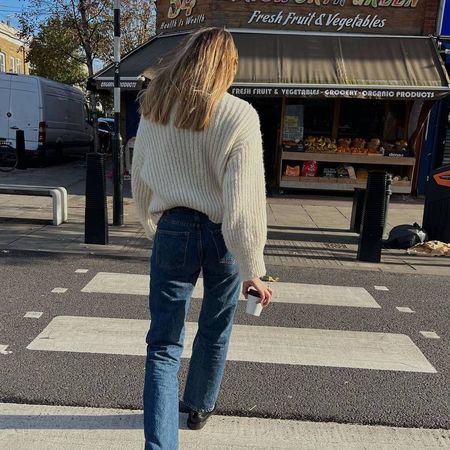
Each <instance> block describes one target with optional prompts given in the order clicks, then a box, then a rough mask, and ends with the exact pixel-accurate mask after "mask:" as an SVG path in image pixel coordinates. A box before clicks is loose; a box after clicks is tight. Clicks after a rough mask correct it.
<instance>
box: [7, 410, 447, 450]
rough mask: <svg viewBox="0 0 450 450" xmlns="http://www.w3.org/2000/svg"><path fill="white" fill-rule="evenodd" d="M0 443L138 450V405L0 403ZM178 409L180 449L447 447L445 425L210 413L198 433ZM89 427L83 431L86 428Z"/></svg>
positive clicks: (55, 449) (12, 449)
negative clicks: (405, 425)
mask: <svg viewBox="0 0 450 450" xmlns="http://www.w3.org/2000/svg"><path fill="white" fill-rule="evenodd" d="M0 415H1V418H2V435H1V438H2V440H1V442H2V448H5V449H6V448H7V449H8V450H23V449H29V448H35V449H44V448H45V449H46V450H60V449H62V448H64V450H91V449H95V450H123V449H126V450H141V449H142V448H143V446H144V443H143V431H142V429H143V412H142V411H140V410H125V409H106V408H82V407H73V406H41V405H23V404H13V403H0ZM186 419H187V415H186V414H180V416H179V424H180V427H179V428H180V431H179V436H180V448H182V449H183V450H224V449H227V450H245V449H249V450H250V449H253V450H255V449H258V450H298V449H299V448H300V447H299V443H301V448H302V449H309V450H323V449H327V450H328V449H330V450H331V449H333V450H338V449H362V448H364V449H367V450H380V449H394V448H395V449H400V448H402V449H408V448H409V449H417V448H420V449H425V448H427V449H428V448H430V449H431V448H447V446H448V442H449V440H450V430H441V429H431V430H430V429H424V428H400V427H387V426H367V425H353V424H338V423H332V422H326V423H324V422H303V421H299V420H279V419H260V418H252V417H232V416H231V417H230V416H218V415H213V416H212V417H211V418H210V419H209V420H208V425H207V426H206V427H205V428H204V429H203V430H202V431H201V432H192V431H190V430H188V429H187V427H186ZM87 429H88V430H89V432H88V433H87V432H86V430H87Z"/></svg>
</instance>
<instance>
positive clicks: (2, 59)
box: [0, 53, 6, 72]
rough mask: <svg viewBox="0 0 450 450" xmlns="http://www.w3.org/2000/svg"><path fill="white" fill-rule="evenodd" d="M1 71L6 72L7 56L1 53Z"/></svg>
mask: <svg viewBox="0 0 450 450" xmlns="http://www.w3.org/2000/svg"><path fill="white" fill-rule="evenodd" d="M0 72H6V56H5V54H4V53H0Z"/></svg>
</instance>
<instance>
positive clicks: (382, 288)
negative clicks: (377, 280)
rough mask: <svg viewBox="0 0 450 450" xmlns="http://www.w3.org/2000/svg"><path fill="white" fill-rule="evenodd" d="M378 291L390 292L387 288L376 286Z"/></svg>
mask: <svg viewBox="0 0 450 450" xmlns="http://www.w3.org/2000/svg"><path fill="white" fill-rule="evenodd" d="M374 287H375V290H377V291H389V289H388V288H387V287H386V286H374Z"/></svg>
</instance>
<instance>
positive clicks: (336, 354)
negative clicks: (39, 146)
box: [0, 161, 450, 450]
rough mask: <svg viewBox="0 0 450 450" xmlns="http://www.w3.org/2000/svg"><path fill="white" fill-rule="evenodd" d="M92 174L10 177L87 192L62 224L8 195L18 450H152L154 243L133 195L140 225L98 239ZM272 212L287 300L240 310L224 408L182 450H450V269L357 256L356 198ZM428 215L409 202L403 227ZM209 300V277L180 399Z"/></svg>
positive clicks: (2, 210)
mask: <svg viewBox="0 0 450 450" xmlns="http://www.w3.org/2000/svg"><path fill="white" fill-rule="evenodd" d="M84 173H85V167H84V166H83V163H82V162H80V161H67V163H66V164H64V165H62V166H50V167H48V168H45V169H37V168H36V169H30V170H27V171H25V172H19V171H16V172H13V173H11V174H0V177H1V178H0V179H1V183H11V184H30V185H34V184H43V185H58V186H65V187H66V188H67V189H68V191H69V222H68V223H67V224H63V225H61V226H58V227H55V226H53V225H50V224H49V221H50V219H51V203H50V200H49V199H45V198H27V197H24V196H19V197H15V196H0V271H1V274H2V276H1V277H0V298H1V301H0V379H1V380H2V382H1V383H0V448H2V449H3V448H5V449H7V450H10V449H11V450H19V449H20V450H22V449H25V450H27V449H33V450H34V449H38V450H44V449H45V450H47V449H63V450H66V449H67V450H76V449H119V448H121V449H123V448H126V449H127V450H128V449H130V450H134V449H139V448H142V447H143V436H142V385H143V374H144V365H145V345H144V344H145V333H146V331H147V329H148V324H149V322H148V320H149V318H148V306H147V301H148V255H149V252H150V251H151V242H149V241H147V240H146V239H145V237H144V234H143V231H142V229H141V227H140V225H139V223H138V221H137V219H136V215H135V213H134V208H133V204H132V200H131V199H130V193H129V182H126V184H125V187H124V195H125V202H124V203H125V216H124V218H125V225H124V226H122V227H112V226H111V227H110V241H111V243H110V244H109V245H107V246H95V245H86V244H84V225H83V220H84V183H85V181H84ZM108 180H109V179H108ZM108 192H109V193H111V182H110V180H109V181H108ZM267 210H268V217H269V241H268V245H267V247H266V262H267V267H268V273H269V274H271V275H273V276H276V277H279V281H278V282H277V283H272V287H273V288H274V290H275V297H274V301H273V302H272V304H271V305H270V307H269V308H268V309H267V310H265V311H264V312H263V314H262V315H261V317H259V318H255V317H251V316H248V315H247V314H246V313H245V303H244V301H241V302H239V306H238V311H237V314H236V320H235V327H234V330H233V338H232V342H231V344H230V352H229V358H228V362H227V368H226V371H225V376H224V380H223V384H222V390H221V394H220V397H219V403H218V413H217V415H215V416H213V417H212V418H211V420H210V421H209V422H208V425H207V427H205V428H204V429H203V430H202V431H201V432H192V431H190V430H187V429H186V426H185V419H186V416H185V413H184V411H183V409H182V411H181V413H180V442H181V444H180V449H182V450H184V449H194V448H196V449H198V450H225V449H229V450H238V449H239V450H242V449H267V450H268V449H280V450H281V449H294V448H295V449H317V450H319V449H320V450H322V449H345V450H346V449H406V448H409V449H418V450H422V449H425V448H450V404H449V402H448V399H449V398H450V353H449V352H448V348H449V345H450V328H449V326H448V314H446V311H447V310H448V299H449V297H450V296H449V293H450V282H449V278H448V275H449V274H450V264H449V259H450V258H447V259H446V258H425V257H423V258H417V257H414V258H413V257H410V256H408V255H406V254H405V252H395V251H391V250H389V251H383V259H382V263H381V264H365V263H360V262H358V261H356V249H357V243H358V236H357V235H355V234H353V233H350V232H349V231H348V228H349V223H350V218H349V215H350V212H351V199H349V198H347V197H331V198H324V197H321V198H317V197H313V196H305V195H303V196H290V197H287V196H284V197H271V198H269V200H268V205H267ZM422 211H423V205H422V202H421V201H420V200H415V199H410V198H399V197H398V198H394V199H393V201H392V203H391V207H390V209H389V218H388V226H387V231H388V230H389V229H390V228H391V227H392V226H394V225H396V224H399V223H413V222H415V221H416V222H419V223H420V222H421V215H422ZM108 212H109V215H110V216H111V199H110V198H109V211H108ZM110 219H111V217H110ZM202 289H203V288H202V279H199V282H198V283H197V286H196V288H195V290H194V294H193V299H192V301H191V307H190V310H189V314H188V317H187V325H186V343H185V352H184V353H183V358H182V362H181V369H180V389H182V387H183V385H184V381H185V378H186V374H187V368H188V364H189V356H190V353H189V352H190V346H191V341H192V339H193V336H194V333H195V330H196V322H197V319H198V315H199V312H200V308H201V300H200V299H201V298H202Z"/></svg>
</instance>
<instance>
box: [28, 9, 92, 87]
mask: <svg viewBox="0 0 450 450" xmlns="http://www.w3.org/2000/svg"><path fill="white" fill-rule="evenodd" d="M70 22H71V21H70V20H69V19H67V18H63V19H60V18H59V17H58V16H53V17H51V18H50V19H49V20H48V21H47V23H45V24H42V25H41V27H40V29H39V32H38V33H37V35H36V36H35V37H34V38H33V40H32V41H31V43H30V50H29V53H28V57H27V60H28V62H29V63H30V73H31V74H32V75H39V76H42V77H45V78H50V79H51V80H55V81H59V82H61V83H66V84H80V83H82V82H83V81H84V80H85V79H86V77H87V67H86V64H85V60H84V58H83V55H82V52H81V50H80V46H79V44H78V40H77V38H76V33H75V31H74V30H73V28H72V27H71V26H70Z"/></svg>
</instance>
